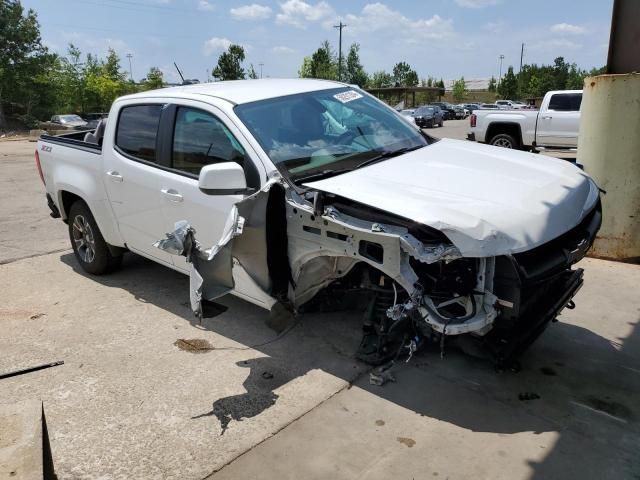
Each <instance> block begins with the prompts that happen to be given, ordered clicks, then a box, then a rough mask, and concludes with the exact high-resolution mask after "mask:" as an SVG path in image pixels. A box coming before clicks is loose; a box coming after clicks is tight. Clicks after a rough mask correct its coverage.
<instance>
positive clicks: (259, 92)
mask: <svg viewBox="0 0 640 480" xmlns="http://www.w3.org/2000/svg"><path fill="white" fill-rule="evenodd" d="M348 86H349V85H347V84H346V83H341V82H335V81H331V80H315V79H306V78H286V79H285V78H282V79H275V78H265V79H260V80H227V81H223V82H212V83H199V84H195V85H182V86H179V87H169V88H160V89H157V90H149V91H146V92H141V93H135V94H133V95H126V96H124V97H121V98H122V99H135V98H139V99H144V98H158V97H183V98H184V97H191V98H197V97H201V96H202V95H205V96H210V97H216V98H221V99H223V100H226V101H228V102H231V103H233V104H241V103H249V102H255V101H257V100H266V99H269V98H275V97H282V96H285V95H294V94H296V93H306V92H312V91H316V90H328V89H331V88H340V87H348Z"/></svg>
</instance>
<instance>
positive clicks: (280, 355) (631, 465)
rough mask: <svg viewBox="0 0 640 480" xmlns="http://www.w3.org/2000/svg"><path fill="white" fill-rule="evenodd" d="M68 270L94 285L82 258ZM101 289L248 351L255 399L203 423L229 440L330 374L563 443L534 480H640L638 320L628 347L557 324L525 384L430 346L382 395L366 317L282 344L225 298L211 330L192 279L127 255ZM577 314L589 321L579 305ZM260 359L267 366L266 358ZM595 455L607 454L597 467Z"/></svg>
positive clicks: (444, 417)
mask: <svg viewBox="0 0 640 480" xmlns="http://www.w3.org/2000/svg"><path fill="white" fill-rule="evenodd" d="M61 259H62V261H63V262H64V263H66V264H68V265H69V266H71V267H72V268H73V269H74V270H76V271H77V272H78V273H80V274H84V273H83V272H82V271H81V270H80V268H79V267H78V266H77V264H76V262H75V259H74V257H73V255H72V254H65V255H62V256H61ZM91 278H92V279H93V280H95V281H96V282H99V283H101V284H103V285H105V286H108V287H111V288H118V289H123V290H126V291H128V292H130V293H131V294H132V295H134V296H135V298H136V299H137V300H139V301H141V302H147V303H152V304H154V305H156V306H158V307H160V308H162V309H165V310H167V311H169V312H171V313H173V314H175V315H176V316H178V317H181V318H184V319H185V321H189V322H191V323H192V324H193V325H194V326H196V327H197V328H201V329H205V330H209V331H213V332H215V333H216V334H218V335H221V336H223V337H226V338H227V339H231V340H233V341H235V342H238V343H239V344H241V345H243V346H242V347H231V348H229V347H222V348H219V350H225V349H236V350H247V354H248V355H247V359H246V360H244V361H240V362H237V363H235V365H229V368H247V369H248V375H247V377H246V379H245V381H244V382H243V386H244V388H245V390H246V393H243V394H240V395H233V396H229V397H224V398H217V399H214V400H213V402H212V409H211V410H210V411H207V412H193V417H192V418H193V419H194V420H195V419H199V418H204V417H210V416H214V417H216V418H217V420H218V422H219V425H220V426H219V430H218V432H221V434H224V432H225V431H227V430H228V429H229V428H233V422H237V421H242V420H243V419H245V418H252V417H255V416H257V415H260V414H261V413H263V412H264V411H265V410H267V409H268V408H270V407H272V406H273V405H275V404H276V402H277V401H278V398H279V396H278V394H277V393H276V390H277V389H278V388H279V387H281V386H283V385H285V384H287V383H288V382H290V381H293V380H295V379H296V378H299V377H302V376H304V375H306V374H307V373H308V372H310V371H312V370H315V369H319V370H322V371H324V372H327V373H329V374H331V375H334V376H336V377H338V378H341V379H344V380H345V381H347V382H349V383H350V384H353V385H355V386H356V387H359V388H362V389H364V390H366V391H368V392H370V393H372V394H374V395H376V396H378V397H380V398H383V399H384V400H387V401H389V402H393V403H395V404H397V405H399V406H401V407H404V408H406V409H409V410H411V411H413V412H416V413H417V414H419V415H422V416H427V417H430V418H434V419H437V420H440V421H443V422H448V423H451V424H453V425H456V426H459V427H462V428H465V429H468V430H471V431H473V432H493V433H498V434H515V433H519V432H530V431H532V432H535V433H542V432H558V439H557V441H556V444H555V447H554V448H553V449H551V451H550V452H549V453H548V454H547V456H546V457H545V459H544V460H543V461H542V462H539V463H533V462H530V463H531V467H532V470H533V472H534V473H533V477H532V478H540V479H543V478H544V479H547V478H556V477H559V476H563V477H564V478H566V477H567V476H566V475H565V473H566V472H567V470H566V469H567V465H572V467H571V468H572V471H573V473H574V474H575V475H576V476H575V477H574V478H611V475H612V474H613V473H616V475H618V478H628V477H629V476H631V475H640V461H639V459H638V458H637V453H636V449H637V445H638V442H639V441H640V423H639V421H638V420H639V418H640V410H639V409H638V408H637V405H640V376H639V373H640V355H639V352H640V331H639V330H640V329H639V328H638V324H639V323H640V321H639V319H638V318H633V319H629V321H633V322H635V324H634V325H635V328H634V329H633V331H632V333H631V334H630V335H629V336H628V337H627V338H625V339H621V343H620V344H616V343H613V342H611V341H609V340H607V339H605V338H603V337H601V336H599V335H597V334H595V333H594V332H592V331H590V330H587V329H585V328H582V327H578V326H575V325H571V324H568V323H562V322H558V323H555V324H552V325H551V326H550V327H549V328H548V330H547V331H546V332H545V333H544V334H543V335H542V337H541V338H540V339H539V340H538V341H537V343H536V344H534V345H533V346H532V348H531V349H530V350H529V351H528V352H527V353H525V355H524V356H523V357H522V359H521V363H522V370H521V371H520V372H519V373H512V372H505V373H496V372H495V370H494V368H493V366H492V364H491V363H489V362H488V361H481V360H477V359H474V358H471V357H468V356H465V355H463V354H461V353H458V352H456V351H454V350H447V351H446V355H445V357H444V359H441V358H440V354H439V351H438V349H437V348H436V347H435V346H434V347H433V348H429V347H428V348H426V350H425V351H424V352H422V353H421V354H420V355H418V356H416V357H414V358H413V359H412V361H411V362H410V363H408V364H404V363H402V364H400V365H398V368H397V369H396V370H395V376H396V378H397V382H395V383H388V384H386V385H385V386H383V387H378V386H373V385H370V384H369V382H368V375H367V372H368V371H369V370H370V367H368V366H367V365H364V364H363V363H361V362H359V361H357V360H355V358H354V353H355V351H356V348H357V346H358V344H359V341H360V334H361V323H360V322H361V317H360V315H359V314H357V313H351V312H340V313H313V314H307V315H304V316H302V317H301V319H300V321H299V322H298V323H297V324H296V325H295V327H294V328H292V329H290V330H289V331H287V333H285V334H284V335H280V336H278V335H277V334H276V333H275V332H273V330H271V329H270V328H269V327H268V326H267V325H266V323H265V321H266V320H267V318H268V313H267V312H266V311H264V310H262V309H260V308H259V307H256V306H254V305H251V304H249V303H247V302H244V301H242V300H240V299H237V298H235V297H232V296H230V295H229V296H226V297H223V298H222V299H220V303H221V304H223V305H225V306H226V307H228V310H227V311H225V312H224V313H221V314H220V315H218V316H216V317H214V318H210V319H205V320H204V321H203V323H202V325H200V324H199V323H198V321H197V319H195V318H194V317H193V314H192V313H191V310H190V308H189V290H188V289H189V281H188V278H187V277H186V276H184V275H181V274H179V273H177V272H174V271H172V270H170V269H168V268H165V267H162V266H160V265H158V264H155V263H153V262H151V261H148V260H145V259H143V258H141V257H138V256H135V255H127V256H126V258H125V261H124V266H123V269H122V271H119V272H115V273H113V274H111V275H109V276H102V277H91ZM577 303H578V308H577V309H576V312H579V308H580V307H579V298H578V301H577ZM213 349H214V350H216V347H215V345H214V346H213ZM255 351H258V352H260V353H261V354H262V355H266V357H265V356H260V357H258V358H256V355H255ZM363 441H366V440H363ZM585 450H589V451H590V452H595V451H597V452H598V453H597V454H590V455H589V456H585V455H584V452H585ZM577 459H581V460H580V461H577ZM619 475H621V476H619ZM568 477H572V475H568ZM636 478H638V477H636Z"/></svg>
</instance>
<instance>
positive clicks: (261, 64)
mask: <svg viewBox="0 0 640 480" xmlns="http://www.w3.org/2000/svg"><path fill="white" fill-rule="evenodd" d="M258 65H259V66H260V78H262V66H263V65H264V63H259V64H258Z"/></svg>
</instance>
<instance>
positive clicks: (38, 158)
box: [36, 150, 46, 186]
mask: <svg viewBox="0 0 640 480" xmlns="http://www.w3.org/2000/svg"><path fill="white" fill-rule="evenodd" d="M36 168H37V169H38V174H39V175H40V180H42V184H43V185H45V186H46V183H44V175H43V174H42V165H40V155H38V150H36Z"/></svg>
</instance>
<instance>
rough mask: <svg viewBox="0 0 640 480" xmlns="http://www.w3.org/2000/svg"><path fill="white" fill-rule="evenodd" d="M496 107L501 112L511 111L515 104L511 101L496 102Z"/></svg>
mask: <svg viewBox="0 0 640 480" xmlns="http://www.w3.org/2000/svg"><path fill="white" fill-rule="evenodd" d="M496 105H497V106H498V108H499V109H500V110H511V107H512V106H513V102H512V101H511V100H496Z"/></svg>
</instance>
